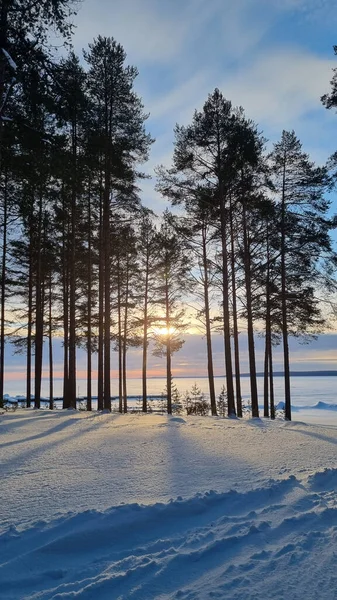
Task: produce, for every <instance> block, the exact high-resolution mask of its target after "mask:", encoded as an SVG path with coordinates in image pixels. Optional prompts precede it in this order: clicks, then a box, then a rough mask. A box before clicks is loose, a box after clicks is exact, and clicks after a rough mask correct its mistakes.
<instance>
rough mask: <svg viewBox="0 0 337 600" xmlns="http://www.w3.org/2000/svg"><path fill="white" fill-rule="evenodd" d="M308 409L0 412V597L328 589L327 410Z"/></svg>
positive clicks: (336, 579)
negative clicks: (242, 414)
mask: <svg viewBox="0 0 337 600" xmlns="http://www.w3.org/2000/svg"><path fill="white" fill-rule="evenodd" d="M315 410H316V413H319V412H320V411H321V412H322V413H324V415H327V414H329V415H330V413H331V414H332V415H333V418H332V419H331V421H330V424H329V425H317V424H308V423H302V422H295V421H293V422H290V423H287V422H284V421H282V420H281V419H278V420H276V421H275V422H271V421H268V420H264V419H251V420H239V419H220V418H211V417H186V416H183V417H182V416H179V417H177V416H175V417H167V416H165V415H137V414H132V415H114V414H101V413H93V414H89V413H85V412H81V411H79V412H76V411H54V412H52V411H47V410H41V411H37V410H29V409H26V410H20V409H19V410H17V411H16V412H13V413H12V412H8V413H6V414H3V415H1V416H0V440H1V467H0V475H1V481H2V485H1V492H0V506H1V516H2V519H1V530H0V581H1V586H0V597H1V598H4V599H6V600H24V599H27V600H28V599H34V600H47V599H50V600H51V599H54V600H56V599H57V600H61V599H62V600H66V599H70V598H72V599H73V598H81V599H82V598H83V599H84V600H86V599H89V598H90V599H91V598H95V599H96V598H97V599H99V600H108V599H109V600H151V599H158V600H168V599H169V598H172V599H173V598H174V599H177V600H178V599H182V600H204V599H207V600H210V599H212V598H219V599H226V600H248V599H249V600H253V599H257V598H258V599H262V600H270V599H275V600H282V599H284V600H295V599H298V600H303V599H306V600H314V599H316V600H318V599H319V600H333V599H334V598H336V596H337V574H336V572H335V561H336V556H335V553H336V542H337V503H336V492H335V490H336V486H337V455H336V444H337V419H336V417H337V414H336V411H330V410H329V409H323V410H322V407H320V408H318V409H317V408H316V409H315ZM300 414H302V413H300Z"/></svg>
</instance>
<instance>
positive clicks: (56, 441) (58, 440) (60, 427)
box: [0, 415, 99, 468]
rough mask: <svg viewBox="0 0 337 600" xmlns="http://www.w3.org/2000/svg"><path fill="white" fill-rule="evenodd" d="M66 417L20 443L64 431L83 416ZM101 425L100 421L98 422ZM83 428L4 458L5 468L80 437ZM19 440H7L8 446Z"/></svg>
mask: <svg viewBox="0 0 337 600" xmlns="http://www.w3.org/2000/svg"><path fill="white" fill-rule="evenodd" d="M95 416H96V415H92V416H91V417H87V419H86V421H88V420H89V419H91V418H92V419H94V418H95ZM64 417H65V421H64V422H63V423H60V424H59V425H56V426H55V427H54V428H52V429H48V430H47V431H44V432H42V433H40V434H37V435H35V436H31V437H30V438H25V439H24V440H19V442H20V443H22V442H27V441H29V440H33V439H35V440H38V439H43V438H48V437H49V436H50V435H51V434H53V433H59V432H60V431H62V430H63V429H66V428H67V429H69V427H71V426H72V425H76V424H78V423H79V422H81V421H82V419H81V418H79V417H77V418H75V419H74V418H72V419H70V418H69V420H68V419H66V417H67V415H64ZM97 425H98V426H99V423H98V424H97ZM83 433H85V432H83V430H82V429H80V430H78V431H72V432H71V433H70V434H69V435H67V436H63V437H61V438H55V439H54V440H52V441H50V442H49V443H47V444H43V445H41V446H38V447H36V448H33V449H31V450H28V451H27V450H26V451H24V452H22V453H20V454H15V455H14V456H13V457H10V458H9V459H8V460H4V459H3V458H2V465H3V467H5V468H8V467H9V466H10V465H15V466H17V465H18V464H20V461H25V462H26V461H27V460H29V459H31V458H32V457H34V456H39V455H43V454H45V453H46V451H48V450H50V449H51V448H53V447H56V446H59V445H61V444H64V443H66V442H67V441H68V440H69V439H71V440H74V439H76V438H77V437H80V436H81V435H83ZM19 442H18V441H17V442H14V441H13V442H7V443H6V445H7V446H12V445H17V444H18V443H19ZM0 447H2V448H4V447H5V444H1V446H0Z"/></svg>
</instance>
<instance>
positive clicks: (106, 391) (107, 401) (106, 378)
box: [103, 160, 111, 411]
mask: <svg viewBox="0 0 337 600" xmlns="http://www.w3.org/2000/svg"><path fill="white" fill-rule="evenodd" d="M109 167H110V162H109V160H107V161H106V165H105V185H104V199H103V239H104V373H103V382H104V383H103V404H104V410H108V411H111V382H110V353H111V351H110V345H111V339H110V328H111V317H110V168H109Z"/></svg>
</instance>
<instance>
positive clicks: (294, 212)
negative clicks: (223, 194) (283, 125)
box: [271, 131, 331, 420]
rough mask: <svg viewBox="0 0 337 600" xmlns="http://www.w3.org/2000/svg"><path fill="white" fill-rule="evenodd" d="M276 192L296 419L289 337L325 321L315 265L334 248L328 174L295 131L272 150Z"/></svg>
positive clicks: (286, 360) (287, 393) (284, 313)
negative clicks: (307, 150)
mask: <svg viewBox="0 0 337 600" xmlns="http://www.w3.org/2000/svg"><path fill="white" fill-rule="evenodd" d="M271 165H272V169H273V175H274V186H275V192H276V194H277V196H278V201H279V208H280V222H279V252H280V260H279V267H280V288H279V300H280V305H281V311H282V313H281V322H282V340H283V356H284V382H285V418H286V419H288V420H290V419H291V393H290V364H289V344H288V338H289V335H290V334H291V332H293V333H295V334H296V335H298V334H300V333H302V332H305V331H307V330H309V331H310V328H313V327H315V326H316V327H317V326H318V327H319V326H320V325H322V319H321V312H320V307H319V303H318V300H317V299H316V298H315V293H314V287H315V280H316V278H317V272H316V265H317V262H318V261H319V259H320V257H321V256H322V253H323V252H324V251H327V252H329V251H330V250H331V242H330V238H329V227H330V223H329V220H328V219H327V217H326V215H327V211H328V208H329V202H328V201H327V200H326V199H325V198H324V192H325V191H326V190H327V189H328V186H329V178H328V174H327V170H326V169H325V168H319V167H316V166H315V165H314V163H312V162H311V161H310V159H309V157H308V155H307V154H305V153H304V152H303V150H302V147H301V143H300V141H299V140H298V139H297V138H296V135H295V133H294V132H293V131H292V132H287V131H283V133H282V138H281V141H280V142H279V143H277V144H275V147H274V151H273V153H272V154H271Z"/></svg>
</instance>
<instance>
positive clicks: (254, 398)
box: [242, 202, 259, 417]
mask: <svg viewBox="0 0 337 600" xmlns="http://www.w3.org/2000/svg"><path fill="white" fill-rule="evenodd" d="M242 220H243V223H242V224H243V239H244V268H245V287H246V301H247V333H248V352H249V372H250V391H251V401H252V416H253V417H258V416H259V404H258V395H257V383H256V363H255V342H254V328H253V311H252V290H251V273H250V242H249V234H248V227H247V216H246V205H245V202H243V205H242Z"/></svg>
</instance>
